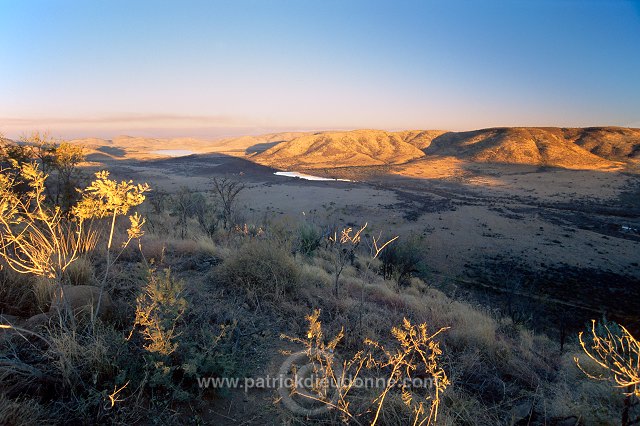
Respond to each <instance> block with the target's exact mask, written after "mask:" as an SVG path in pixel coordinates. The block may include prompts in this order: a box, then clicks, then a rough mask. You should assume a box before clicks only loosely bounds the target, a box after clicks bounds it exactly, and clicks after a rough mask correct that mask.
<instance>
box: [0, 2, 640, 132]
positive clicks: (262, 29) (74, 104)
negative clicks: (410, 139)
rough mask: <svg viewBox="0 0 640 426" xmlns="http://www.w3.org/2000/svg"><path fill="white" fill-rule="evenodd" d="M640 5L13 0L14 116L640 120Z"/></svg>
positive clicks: (278, 124)
mask: <svg viewBox="0 0 640 426" xmlns="http://www.w3.org/2000/svg"><path fill="white" fill-rule="evenodd" d="M639 11H640V8H639V7H638V4H637V3H635V2H632V1H613V2H601V1H589V2H574V1H535V2H534V1H521V2H510V3H506V2H498V1H491V2H482V4H478V3H476V2H469V1H457V2H446V3H441V2H412V1H402V2H382V3H378V2H377V3H375V4H372V3H368V2H363V1H353V2H334V1H327V2H322V3H309V2H304V3H303V2H300V3H298V2H288V1H279V2H273V3H269V4H267V3H263V2H259V1H242V2H234V3H226V2H200V1H191V2H181V3H169V2H162V3H159V2H150V1H140V2H135V3H129V2H124V1H111V2H101V3H95V2H91V3H82V2H73V1H58V2H47V1H23V2H16V3H7V4H5V6H4V11H3V14H2V15H1V16H0V40H3V42H0V58H2V59H3V63H4V64H7V66H5V67H3V69H2V70H1V71H0V99H1V101H0V132H2V133H3V134H5V135H6V136H7V137H12V138H15V137H18V136H20V135H21V134H23V133H28V132H30V131H33V130H44V131H49V132H50V133H51V134H52V135H54V136H57V137H63V138H81V137H102V138H107V139H108V138H112V137H115V136H116V135H123V134H126V135H132V136H144V137H197V138H204V139H218V138H222V137H233V136H241V135H248V134H262V133H272V132H281V131H312V130H347V129H356V128H375V129H384V130H399V129H443V130H452V131H461V130H473V129H479V128H486V127H505V126H506V127H508V126H519V127H525V126H531V127H539V126H552V127H592V126H608V125H611V126H622V127H640V101H639V100H638V99H640V82H639V81H638V79H637V70H638V69H640V56H639V55H637V54H635V53H636V51H637V40H639V39H640V13H639ZM26 28H28V29H29V30H28V31H26Z"/></svg>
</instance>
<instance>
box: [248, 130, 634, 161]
mask: <svg viewBox="0 0 640 426" xmlns="http://www.w3.org/2000/svg"><path fill="white" fill-rule="evenodd" d="M430 156H448V157H454V158H457V159H460V160H466V161H474V162H488V163H507V164H528V165H539V166H552V167H564V168H577V169H591V168H603V167H605V168H606V167H613V166H616V165H617V164H619V162H621V161H623V162H624V161H630V160H631V161H633V160H640V129H628V128H619V127H593V128H542V127H509V128H491V129H481V130H474V131H470V132H446V131H441V130H410V131H401V132H385V131H381V130H354V131H346V132H320V133H314V134H306V135H303V136H300V137H297V138H295V139H292V140H290V141H288V142H283V143H280V144H277V145H275V146H274V147H272V148H270V149H268V150H266V151H265V152H263V153H261V154H258V155H256V156H254V157H253V158H252V160H254V161H256V162H257V163H260V164H263V165H269V166H272V167H277V168H281V169H289V170H292V169H296V168H298V169H314V168H329V167H350V166H374V165H391V164H402V163H406V162H409V161H411V160H417V159H421V158H428V157H430Z"/></svg>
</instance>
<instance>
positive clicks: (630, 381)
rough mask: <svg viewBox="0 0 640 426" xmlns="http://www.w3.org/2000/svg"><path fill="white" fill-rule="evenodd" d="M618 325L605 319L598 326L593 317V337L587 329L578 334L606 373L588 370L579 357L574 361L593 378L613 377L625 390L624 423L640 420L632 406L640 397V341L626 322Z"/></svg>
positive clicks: (609, 379)
mask: <svg viewBox="0 0 640 426" xmlns="http://www.w3.org/2000/svg"><path fill="white" fill-rule="evenodd" d="M614 325H615V327H611V326H609V325H607V324H606V323H604V324H600V327H596V321H595V320H592V321H591V333H590V336H589V340H588V341H585V340H583V335H584V332H580V334H578V339H579V340H580V346H581V347H582V350H583V351H584V352H585V354H586V355H587V356H588V357H589V359H591V360H592V361H593V362H595V363H596V364H597V365H598V366H599V367H600V368H601V369H602V370H604V371H603V373H602V374H592V373H590V372H587V371H586V370H585V369H584V368H583V367H582V366H581V365H580V360H579V359H578V357H575V358H574V361H575V362H576V365H577V366H578V368H580V370H581V371H582V372H583V373H584V374H586V375H587V377H589V378H590V379H594V380H606V381H610V382H612V383H613V386H615V387H617V388H619V389H621V390H622V392H623V394H624V396H625V400H624V408H623V411H622V426H631V425H634V424H638V423H640V416H639V417H636V418H633V419H632V418H631V407H632V406H634V405H637V404H638V401H637V400H638V399H640V342H638V340H637V339H636V338H635V337H633V336H632V335H631V333H629V331H628V330H627V329H626V328H624V327H623V326H622V325H619V324H615V323H614ZM612 328H615V329H618V330H615V331H613V330H612ZM634 399H635V401H634Z"/></svg>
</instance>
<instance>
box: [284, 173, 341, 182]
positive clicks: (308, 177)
mask: <svg viewBox="0 0 640 426" xmlns="http://www.w3.org/2000/svg"><path fill="white" fill-rule="evenodd" d="M274 175H276V176H285V177H291V178H300V179H305V180H332V181H340V182H351V181H350V180H349V179H332V178H324V177H320V176H313V175H308V174H305V173H299V172H275V173H274Z"/></svg>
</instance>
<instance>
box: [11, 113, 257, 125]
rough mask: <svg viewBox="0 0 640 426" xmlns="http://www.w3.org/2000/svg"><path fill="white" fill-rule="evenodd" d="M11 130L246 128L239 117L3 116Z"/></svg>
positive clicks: (247, 123) (244, 121) (162, 115)
mask: <svg viewBox="0 0 640 426" xmlns="http://www.w3.org/2000/svg"><path fill="white" fill-rule="evenodd" d="M0 125H2V126H7V127H23V128H24V127H63V128H70V127H83V128H86V127H91V126H97V127H101V128H104V127H114V128H115V127H121V126H126V127H135V128H137V127H159V128H164V127H194V126H195V127H246V126H249V125H252V123H249V122H248V121H247V120H243V119H241V118H239V117H231V116H225V115H179V114H120V115H106V116H92V117H0Z"/></svg>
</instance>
